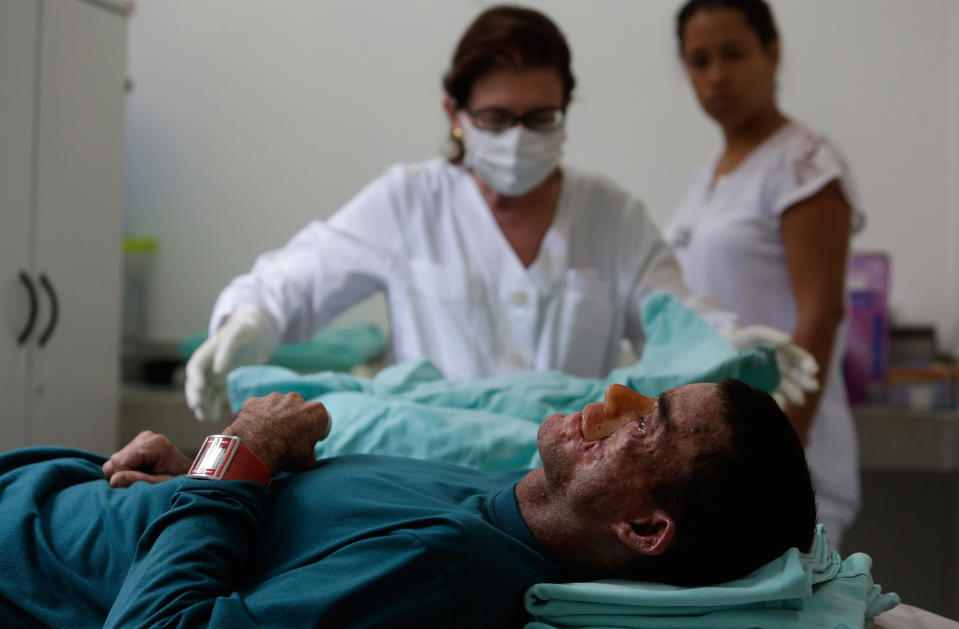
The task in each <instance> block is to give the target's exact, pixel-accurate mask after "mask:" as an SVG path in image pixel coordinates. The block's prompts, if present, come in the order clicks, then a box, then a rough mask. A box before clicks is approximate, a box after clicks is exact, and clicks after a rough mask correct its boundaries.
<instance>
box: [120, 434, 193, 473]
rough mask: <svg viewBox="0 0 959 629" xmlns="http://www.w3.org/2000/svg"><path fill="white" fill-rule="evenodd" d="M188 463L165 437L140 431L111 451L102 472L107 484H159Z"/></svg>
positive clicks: (184, 468) (181, 470) (183, 455)
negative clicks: (124, 443) (111, 454)
mask: <svg viewBox="0 0 959 629" xmlns="http://www.w3.org/2000/svg"><path fill="white" fill-rule="evenodd" d="M190 463H191V461H190V459H189V458H187V456H186V455H185V454H183V453H182V452H180V451H179V450H177V448H176V446H174V445H173V443H172V442H171V441H170V440H169V439H167V438H166V437H164V436H163V435H158V434H157V433H155V432H151V431H149V430H144V431H143V432H141V433H140V434H139V435H137V436H136V437H134V438H133V441H131V442H130V443H128V444H127V445H125V446H123V448H122V449H121V450H119V451H118V452H114V453H113V456H111V457H110V460H109V461H107V462H106V463H104V464H103V475H104V476H106V477H107V479H109V481H110V487H129V486H130V485H132V484H133V483H135V482H137V481H138V480H142V481H146V482H148V483H159V482H161V481H165V480H169V479H171V478H173V477H174V476H178V475H180V474H186V473H187V471H188V470H189V469H190Z"/></svg>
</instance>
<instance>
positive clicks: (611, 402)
mask: <svg viewBox="0 0 959 629" xmlns="http://www.w3.org/2000/svg"><path fill="white" fill-rule="evenodd" d="M657 404H658V402H657V401H656V399H655V398H648V397H646V396H645V395H642V394H640V393H637V392H636V391H633V390H632V389H630V388H629V387H625V386H623V385H621V384H611V385H609V386H608V387H606V396H605V401H603V402H595V403H593V404H589V405H587V407H586V408H585V409H583V420H582V428H583V436H584V437H585V438H586V441H597V440H599V439H604V438H606V437H608V436H610V435H611V434H613V433H614V432H616V431H617V430H618V429H619V428H620V427H621V426H623V425H624V424H627V423H629V422H631V421H636V420H639V430H642V431H645V430H646V424H645V422H644V421H643V419H642V418H643V417H644V416H645V415H646V414H647V413H649V412H650V411H651V410H653V409H654V408H655V407H656V405H657Z"/></svg>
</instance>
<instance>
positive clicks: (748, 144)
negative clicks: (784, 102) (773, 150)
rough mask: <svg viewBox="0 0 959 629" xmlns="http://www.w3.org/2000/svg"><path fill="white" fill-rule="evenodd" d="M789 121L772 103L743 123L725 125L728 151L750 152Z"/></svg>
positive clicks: (724, 132)
mask: <svg viewBox="0 0 959 629" xmlns="http://www.w3.org/2000/svg"><path fill="white" fill-rule="evenodd" d="M788 122H789V119H788V118H786V116H784V115H783V114H782V112H780V111H779V109H778V108H777V107H776V106H775V105H772V106H770V107H768V108H766V109H764V110H763V111H762V112H760V113H758V114H757V115H755V116H753V117H752V118H750V119H749V120H747V121H746V122H745V123H743V124H740V125H737V126H735V127H724V128H723V136H724V138H725V140H726V152H727V153H739V152H742V151H745V152H749V151H751V150H752V149H754V148H756V147H757V146H759V145H760V144H762V143H763V141H764V140H765V139H766V138H768V137H769V136H771V135H772V134H774V133H776V131H779V129H781V128H782V127H783V126H785V125H786V124H787V123H788Z"/></svg>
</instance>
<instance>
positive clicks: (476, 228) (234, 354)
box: [186, 7, 738, 418]
mask: <svg viewBox="0 0 959 629" xmlns="http://www.w3.org/2000/svg"><path fill="white" fill-rule="evenodd" d="M574 84H575V81H574V78H573V75H572V73H571V71H570V53H569V49H568V47H567V45H566V41H565V39H564V37H563V35H562V34H561V33H560V31H559V30H558V29H557V28H556V26H555V25H554V24H553V23H552V22H551V21H550V20H549V18H547V17H546V16H544V15H542V14H540V13H538V12H536V11H533V10H530V9H524V8H518V7H494V8H492V9H489V10H487V11H485V12H483V13H482V14H481V15H480V16H479V17H478V18H476V20H475V21H474V22H473V23H472V25H471V26H470V27H469V28H468V29H467V31H466V32H465V33H464V35H463V37H462V38H461V40H460V42H459V44H458V46H457V48H456V50H455V52H454V54H453V59H452V64H451V67H450V69H449V71H448V72H447V74H446V76H445V77H444V87H445V90H446V96H445V99H444V106H445V109H446V113H447V115H448V117H449V123H450V134H451V140H452V142H453V145H454V151H453V154H452V155H451V156H450V157H449V158H437V159H433V160H430V161H427V162H423V163H419V164H401V165H396V166H393V167H391V168H389V169H387V171H386V172H385V173H384V174H383V175H382V176H380V177H379V178H378V179H376V180H375V181H373V182H372V183H370V184H369V185H368V186H366V188H364V189H363V190H362V191H361V192H360V193H359V194H358V195H357V196H356V197H355V198H354V199H352V200H351V201H350V202H349V203H347V204H346V205H345V206H344V207H343V208H341V209H340V210H339V211H338V212H336V213H335V214H334V215H333V216H332V217H330V218H329V220H326V221H314V222H313V223H311V224H309V225H307V226H306V227H305V228H304V229H302V230H301V231H300V232H299V233H298V234H296V235H295V236H294V237H293V239H292V240H290V242H289V243H287V244H286V245H285V246H284V247H282V248H281V249H278V250H276V251H272V252H269V253H266V254H263V255H261V256H260V257H259V258H258V259H257V261H256V263H255V264H254V267H253V270H252V271H251V272H250V273H248V274H246V275H242V276H240V277H237V278H235V279H234V280H233V281H232V282H231V283H230V284H229V285H228V286H227V287H226V289H225V290H224V291H223V292H222V293H221V294H220V296H219V298H218V299H217V302H216V305H215V306H214V311H213V315H212V319H211V322H210V334H211V337H210V339H209V340H208V341H207V342H206V343H205V344H204V345H203V346H201V347H200V348H199V349H198V350H197V351H196V352H195V353H194V355H193V357H192V358H191V360H190V362H189V363H188V365H187V383H186V394H187V402H188V404H189V405H190V407H191V408H193V409H194V411H195V412H196V414H197V416H198V417H200V418H204V417H206V418H216V417H217V416H218V412H219V409H220V408H221V406H222V396H223V393H224V386H225V385H224V382H225V376H226V373H227V372H228V371H229V370H230V369H232V368H233V367H235V366H238V365H241V364H249V363H255V362H262V361H264V360H266V359H267V358H268V357H269V355H270V353H271V351H272V349H273V346H274V344H275V343H277V342H280V341H297V340H305V339H308V338H309V337H310V336H312V335H313V334H314V333H315V332H316V331H317V329H318V328H320V327H321V326H322V325H324V324H325V323H327V322H328V321H330V320H331V319H332V318H333V317H334V316H335V315H337V314H338V313H340V312H342V311H343V310H345V309H346V308H348V307H350V306H352V305H354V304H356V303H357V302H359V301H361V300H362V299H364V298H366V297H367V296H369V295H371V294H372V293H374V292H377V291H383V292H384V293H385V294H386V299H387V304H388V308H389V315H390V323H391V339H390V350H389V354H390V355H389V358H390V360H392V361H404V360H410V359H418V358H424V357H425V358H429V359H430V360H432V361H433V362H434V363H435V364H436V365H437V366H438V367H439V368H440V369H441V370H442V371H443V373H444V374H445V375H446V376H447V377H448V378H450V379H458V380H467V379H474V378H482V377H487V376H493V375H505V374H510V373H513V372H518V371H523V370H530V369H536V370H546V369H558V370H562V371H565V372H568V373H571V374H576V375H582V376H593V377H598V376H601V375H605V374H606V373H607V372H608V371H609V370H610V369H611V368H612V367H614V366H615V365H616V362H617V358H618V355H619V351H620V345H621V340H622V339H623V338H627V339H629V340H630V341H632V342H633V343H634V344H636V346H637V347H638V346H639V345H640V344H641V343H642V341H643V338H644V336H643V330H642V324H641V321H640V309H641V307H642V304H643V302H644V299H645V298H646V296H647V295H649V294H650V292H651V291H653V290H656V289H661V290H665V291H668V292H670V293H673V294H675V295H677V296H679V297H680V298H681V299H684V300H685V301H686V302H687V303H689V304H690V305H691V306H693V307H694V308H696V309H697V310H698V311H700V312H701V313H702V314H703V315H704V316H705V317H706V318H707V320H709V321H710V322H711V323H713V324H714V325H715V326H716V327H717V328H718V329H720V330H730V329H733V328H734V327H736V325H738V324H737V322H736V320H735V317H734V316H733V315H731V314H730V313H728V312H724V311H720V310H719V309H718V308H715V307H713V306H711V305H710V304H711V303H712V302H707V300H700V299H698V298H695V297H693V296H692V295H691V294H690V292H689V291H688V289H687V288H686V286H685V285H684V283H683V282H682V278H681V273H680V270H679V267H678V266H677V264H676V262H675V259H674V258H673V256H672V254H671V253H670V251H669V247H668V246H667V245H666V244H665V242H664V241H663V240H662V238H661V236H660V232H659V231H658V229H657V228H656V227H655V226H654V224H653V223H652V221H651V220H650V218H649V217H648V216H647V214H646V212H645V210H644V209H643V206H642V204H641V203H640V202H639V201H638V200H636V199H634V198H631V197H630V195H629V194H627V193H626V192H625V191H624V190H622V189H621V188H619V187H618V186H617V185H615V184H614V183H612V182H611V181H609V180H607V179H604V178H601V177H597V176H594V175H589V174H585V173H582V172H580V171H578V170H575V169H572V168H569V167H566V166H563V167H562V168H561V167H560V156H561V151H562V146H563V141H564V139H565V126H564V120H565V116H566V111H567V107H568V106H569V103H570V99H571V95H572V91H573V87H574Z"/></svg>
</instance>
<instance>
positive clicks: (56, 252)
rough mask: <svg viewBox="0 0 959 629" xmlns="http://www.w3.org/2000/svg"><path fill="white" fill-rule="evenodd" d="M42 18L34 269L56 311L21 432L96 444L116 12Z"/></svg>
mask: <svg viewBox="0 0 959 629" xmlns="http://www.w3.org/2000/svg"><path fill="white" fill-rule="evenodd" d="M42 19H43V23H42V28H41V40H40V41H41V46H40V51H41V52H40V59H41V64H42V71H41V73H40V91H39V94H40V103H39V125H38V134H37V200H36V221H37V229H36V256H35V269H36V273H37V277H38V278H39V279H40V281H41V283H42V282H44V280H47V283H45V284H42V285H41V292H53V293H54V298H53V299H51V297H50V296H49V295H45V296H44V300H43V301H44V303H45V304H49V303H51V302H52V301H55V302H56V303H57V305H58V312H55V313H54V312H52V311H51V310H50V309H49V308H48V309H47V312H46V313H45V315H46V316H44V317H41V321H42V329H41V334H43V333H48V334H49V337H48V338H47V340H46V343H43V338H44V337H41V339H40V341H41V342H40V343H39V344H38V347H37V350H36V354H35V364H34V382H33V395H34V396H33V400H32V407H33V417H32V421H31V424H30V427H31V428H30V430H31V432H30V436H29V439H30V441H31V442H32V443H57V444H63V445H71V446H74V447H79V448H84V449H90V450H95V451H105V450H109V449H111V448H112V447H113V445H114V439H115V435H116V408H117V391H118V388H117V387H118V384H117V383H118V380H119V376H118V360H119V359H118V356H119V351H118V344H119V313H120V284H121V278H120V274H121V255H122V250H121V244H122V240H123V231H122V230H123V216H122V204H123V153H122V151H123V118H124V108H123V105H124V101H123V81H124V58H123V55H122V54H118V51H122V50H123V47H124V40H125V30H126V20H125V19H124V18H123V17H121V16H119V15H117V14H116V13H113V12H110V11H106V10H104V9H102V8H99V7H97V6H95V5H93V4H88V3H85V2H78V1H72V2H64V1H62V0H60V1H56V2H46V3H45V5H44V11H43V18H42ZM54 314H56V315H57V318H56V321H55V323H54V325H55V327H52V329H51V327H50V318H51V317H52V316H53V315H54Z"/></svg>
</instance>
